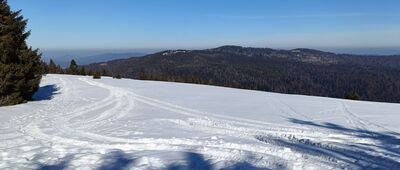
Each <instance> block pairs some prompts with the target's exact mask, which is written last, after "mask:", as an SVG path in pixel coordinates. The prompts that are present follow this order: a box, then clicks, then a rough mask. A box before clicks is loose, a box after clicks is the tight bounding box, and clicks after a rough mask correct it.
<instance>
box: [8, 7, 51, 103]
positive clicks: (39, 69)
mask: <svg viewBox="0 0 400 170" xmlns="http://www.w3.org/2000/svg"><path fill="white" fill-rule="evenodd" d="M26 24H27V20H25V19H24V18H23V16H22V15H21V11H16V12H14V11H11V10H10V7H9V6H8V4H7V1H6V0H0V106H4V105H14V104H18V103H23V102H26V101H27V100H30V99H31V97H32V95H33V94H34V92H35V91H36V90H37V89H38V88H39V83H40V80H41V78H42V74H43V71H44V66H43V65H42V62H41V59H40V54H39V52H38V50H37V49H32V48H31V47H29V46H28V45H27V44H26V39H27V38H28V36H29V35H30V31H26V30H25V28H26Z"/></svg>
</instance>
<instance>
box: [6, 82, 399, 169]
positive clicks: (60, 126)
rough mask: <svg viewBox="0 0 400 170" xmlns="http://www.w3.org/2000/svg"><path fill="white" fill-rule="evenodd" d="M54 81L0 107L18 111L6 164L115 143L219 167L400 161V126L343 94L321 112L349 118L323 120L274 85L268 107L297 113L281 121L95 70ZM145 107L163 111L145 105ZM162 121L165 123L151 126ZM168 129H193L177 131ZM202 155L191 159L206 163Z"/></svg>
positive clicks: (154, 165) (93, 160) (22, 164)
mask: <svg viewBox="0 0 400 170" xmlns="http://www.w3.org/2000/svg"><path fill="white" fill-rule="evenodd" d="M113 81H118V80H113ZM124 81H125V80H124ZM44 82H46V83H54V84H56V85H57V86H58V88H59V90H58V93H59V94H57V95H54V98H52V99H51V100H43V101H36V102H31V103H28V104H24V105H21V107H25V109H24V108H22V109H19V108H18V107H19V106H16V107H5V108H0V116H2V115H5V114H10V112H13V110H16V112H18V114H16V115H15V116H9V117H5V118H4V120H1V119H0V120H1V121H3V122H1V123H2V125H0V127H1V130H0V149H1V154H0V169H37V168H43V167H44V168H46V167H47V166H55V167H57V165H59V166H60V167H63V168H70V169H98V168H99V169H101V165H104V162H107V161H105V160H108V159H115V156H114V157H110V158H109V157H105V155H109V154H115V153H119V154H121V155H122V156H121V155H120V156H119V157H117V158H120V157H123V158H124V159H127V160H130V158H132V160H133V159H134V158H135V159H137V161H135V162H134V163H132V164H131V165H130V166H131V167H132V168H139V169H168V166H170V165H175V164H176V163H177V162H181V163H182V161H183V162H185V161H186V162H188V161H189V162H190V161H191V160H185V158H182V157H179V156H171V157H172V158H174V159H172V158H169V155H168V156H162V155H163V154H165V153H168V154H174V153H176V154H177V155H179V154H181V155H182V154H185V153H192V152H193V153H196V154H199V155H200V156H199V157H200V158H202V157H204V162H207V163H209V164H210V166H211V167H213V168H214V169H219V168H233V169H235V168H236V169H240V168H244V169H252V168H256V167H257V168H270V169H343V168H344V169H365V168H378V169H400V163H399V161H400V147H399V141H400V139H399V138H398V137H399V136H398V135H399V134H398V133H397V132H396V131H395V130H391V129H389V128H387V127H384V126H383V125H380V124H378V123H374V122H372V121H371V120H366V119H363V118H362V117H361V116H360V115H358V114H357V113H355V112H354V111H352V110H351V108H350V106H349V105H348V104H347V103H346V102H345V101H343V100H332V103H335V102H336V103H335V104H333V105H332V107H331V108H326V109H325V110H321V111H319V113H320V114H324V113H325V114H326V113H333V114H335V116H342V117H343V118H344V119H345V120H346V121H347V125H346V126H342V125H337V124H333V123H331V124H329V123H325V124H324V123H320V122H315V121H314V120H315V119H314V118H313V117H312V116H311V115H307V114H306V113H303V112H301V111H297V110H296V108H295V107H292V106H291V105H290V104H288V103H286V102H285V101H284V100H282V99H279V98H276V97H274V96H275V95H276V94H274V95H271V94H270V93H266V95H265V96H266V98H267V101H268V103H266V105H267V106H269V107H266V108H268V109H273V110H276V111H277V112H280V113H282V117H285V119H287V121H291V122H292V123H277V122H267V121H262V120H258V119H257V118H254V119H248V118H244V117H238V116H232V115H230V114H229V113H225V112H222V113H218V112H210V111H201V110H198V109H195V108H188V107H185V106H182V105H178V104H174V103H172V102H169V101H166V100H162V99H157V98H152V97H148V96H146V95H142V94H139V93H136V92H135V90H132V89H127V88H124V87H117V86H113V85H109V84H107V83H104V82H103V81H102V80H92V79H91V78H90V77H81V76H80V77H79V76H61V75H48V76H47V77H45V80H44ZM125 82H128V81H125ZM135 82H137V81H135ZM135 82H133V81H132V82H131V83H135ZM160 88H161V87H160ZM90 90H93V91H94V93H96V92H98V93H101V94H99V95H93V94H92V93H89V92H88V91H90ZM166 90H167V89H166ZM86 94H88V95H86ZM100 95H103V96H100ZM31 106H35V107H32V108H30V107H31ZM142 108H147V109H155V110H157V113H158V115H160V116H162V117H161V118H159V117H157V116H153V117H152V116H151V115H146V114H151V113H140V109H142ZM397 108H400V107H397ZM21 110H22V111H21ZM169 115H170V116H169ZM143 116H145V117H143ZM146 116H147V117H146ZM0 118H2V117H0ZM7 118H8V119H7ZM135 118H138V119H137V120H136V119H135ZM139 118H140V119H139ZM139 125H142V126H146V127H140V129H142V130H145V132H137V133H134V135H132V134H130V133H131V131H132V129H129V128H128V127H129V126H136V127H137V126H139ZM157 126H160V129H161V130H160V131H159V132H158V131H156V132H155V131H154V130H151V128H157ZM146 128H149V129H146ZM168 129H170V130H171V131H173V130H175V131H176V130H178V131H184V132H185V133H188V132H190V133H188V134H189V135H190V136H188V137H186V136H185V135H181V136H179V135H178V137H175V136H171V135H169V134H168V133H169V130H168ZM376 131H379V132H376ZM117 132H118V133H117ZM384 132H385V133H384ZM124 133H126V134H130V135H123V134H124ZM146 133H156V134H157V133H158V134H159V135H158V136H157V137H155V136H154V135H148V136H147V135H146ZM178 133H179V132H178ZM182 133H183V132H182ZM125 157H127V158H125ZM175 157H178V158H175ZM128 158H129V159H128ZM197 162H198V161H197ZM241 162H245V163H246V164H244V163H242V164H239V163H241ZM63 163H64V164H63ZM111 164H112V163H111ZM117 164H118V165H119V164H120V162H117ZM183 164H184V163H183ZM196 165H197V164H196ZM200 165H201V166H199V167H196V166H195V167H191V168H190V169H204V166H203V165H202V164H200Z"/></svg>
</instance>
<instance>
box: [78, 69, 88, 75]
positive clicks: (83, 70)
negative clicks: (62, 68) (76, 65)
mask: <svg viewBox="0 0 400 170" xmlns="http://www.w3.org/2000/svg"><path fill="white" fill-rule="evenodd" d="M79 75H82V76H86V70H85V67H81V68H80V69H79Z"/></svg>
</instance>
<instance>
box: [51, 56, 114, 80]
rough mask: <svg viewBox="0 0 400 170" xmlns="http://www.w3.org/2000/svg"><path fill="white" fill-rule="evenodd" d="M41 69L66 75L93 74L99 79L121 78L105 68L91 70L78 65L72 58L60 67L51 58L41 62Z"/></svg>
mask: <svg viewBox="0 0 400 170" xmlns="http://www.w3.org/2000/svg"><path fill="white" fill-rule="evenodd" d="M43 66H44V67H43V68H44V69H43V70H44V73H46V74H68V75H82V76H93V78H94V79H100V78H101V76H110V77H113V78H117V79H121V78H122V76H121V75H120V74H115V75H114V74H109V73H108V72H107V71H106V70H105V69H102V70H98V71H93V70H91V69H86V68H85V67H84V66H79V65H78V64H77V62H76V61H75V60H74V59H72V60H71V62H70V64H69V66H68V67H67V68H62V67H61V66H60V65H59V64H56V63H55V62H54V60H53V59H50V62H49V63H48V64H47V63H43Z"/></svg>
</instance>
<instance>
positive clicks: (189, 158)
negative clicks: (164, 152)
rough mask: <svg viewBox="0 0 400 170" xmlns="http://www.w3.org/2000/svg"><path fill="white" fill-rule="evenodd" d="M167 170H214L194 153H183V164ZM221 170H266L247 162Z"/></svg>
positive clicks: (200, 156) (174, 165)
mask: <svg viewBox="0 0 400 170" xmlns="http://www.w3.org/2000/svg"><path fill="white" fill-rule="evenodd" d="M166 169H167V170H212V169H216V168H215V167H214V166H213V165H212V164H211V162H210V161H209V160H206V159H205V158H204V156H203V155H202V154H198V153H194V152H186V153H185V164H183V165H182V164H171V165H169V166H167V168H166ZM222 169H223V170H242V169H243V170H245V169H246V170H266V169H263V168H258V167H255V166H253V165H251V164H250V163H247V162H237V163H235V164H233V165H231V166H228V167H225V168H222Z"/></svg>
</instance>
